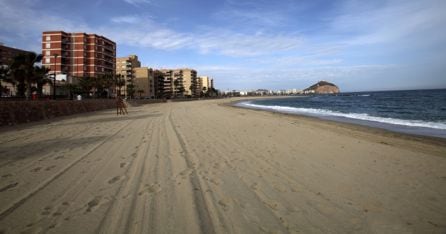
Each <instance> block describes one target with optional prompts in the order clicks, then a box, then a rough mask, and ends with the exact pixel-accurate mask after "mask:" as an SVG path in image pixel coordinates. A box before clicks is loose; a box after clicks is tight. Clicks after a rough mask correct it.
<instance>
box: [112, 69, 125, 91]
mask: <svg viewBox="0 0 446 234" xmlns="http://www.w3.org/2000/svg"><path fill="white" fill-rule="evenodd" d="M114 83H115V86H116V88H117V91H116V95H117V96H121V89H122V87H124V85H125V79H124V78H123V77H122V75H121V74H118V75H116V76H115V80H114Z"/></svg>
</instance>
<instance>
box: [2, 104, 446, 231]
mask: <svg viewBox="0 0 446 234" xmlns="http://www.w3.org/2000/svg"><path fill="white" fill-rule="evenodd" d="M229 101H231V100H207V101H193V102H181V103H176V102H171V103H162V104H151V105H144V106H138V107H132V108H129V115H127V116H116V113H115V111H114V110H107V111H100V112H96V113H90V114H85V115H76V116H73V117H66V118H62V119H58V120H54V121H51V122H41V123H35V124H30V125H23V126H19V127H17V128H16V129H13V128H3V129H0V155H1V156H0V233H1V232H3V233H20V232H29V233H327V232H330V233H331V232H335V233H347V232H350V233H351V232H354V233H358V232H359V233H364V232H367V233H444V232H446V199H445V198H446V146H445V144H444V141H443V140H441V139H433V138H419V137H411V136H406V135H403V134H393V133H388V132H385V131H381V130H374V129H369V128H365V127H360V126H358V127H355V126H352V125H348V124H339V123H333V122H330V121H321V120H316V119H313V118H308V117H296V116H288V115H283V114H277V113H268V112H263V111H257V110H249V109H241V108H235V107H231V106H229V105H227V104H228V102H229Z"/></svg>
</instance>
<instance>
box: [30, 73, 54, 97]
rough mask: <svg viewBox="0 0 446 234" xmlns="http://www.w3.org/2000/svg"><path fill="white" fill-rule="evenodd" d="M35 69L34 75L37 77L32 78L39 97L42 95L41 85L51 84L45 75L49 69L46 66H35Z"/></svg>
mask: <svg viewBox="0 0 446 234" xmlns="http://www.w3.org/2000/svg"><path fill="white" fill-rule="evenodd" d="M35 69H36V70H35V72H36V74H37V75H36V77H37V79H35V80H34V81H35V83H36V84H37V89H36V92H37V95H38V96H39V97H42V96H43V86H44V85H45V84H48V83H49V84H51V79H50V78H48V76H47V74H48V72H49V71H50V69H48V68H46V67H36V68H35Z"/></svg>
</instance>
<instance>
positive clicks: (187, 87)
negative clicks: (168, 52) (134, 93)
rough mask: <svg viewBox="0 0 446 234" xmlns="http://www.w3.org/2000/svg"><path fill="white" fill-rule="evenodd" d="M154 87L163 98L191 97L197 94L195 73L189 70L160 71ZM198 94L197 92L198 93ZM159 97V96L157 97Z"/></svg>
mask: <svg viewBox="0 0 446 234" xmlns="http://www.w3.org/2000/svg"><path fill="white" fill-rule="evenodd" d="M159 71H160V72H161V73H162V75H163V77H162V78H161V80H158V79H157V82H158V84H157V85H156V87H157V88H158V89H160V90H159V93H162V96H164V97H188V96H189V97H193V96H196V93H197V89H198V88H197V84H198V83H197V71H195V70H193V69H189V68H181V69H161V70H159ZM198 93H199V92H198ZM157 96H159V95H157Z"/></svg>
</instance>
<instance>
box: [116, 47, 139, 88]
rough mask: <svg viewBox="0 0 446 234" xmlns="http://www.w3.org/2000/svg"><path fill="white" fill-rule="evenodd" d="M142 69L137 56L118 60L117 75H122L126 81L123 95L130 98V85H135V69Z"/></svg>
mask: <svg viewBox="0 0 446 234" xmlns="http://www.w3.org/2000/svg"><path fill="white" fill-rule="evenodd" d="M140 67H141V62H140V61H139V60H138V56H136V55H129V56H126V57H119V58H116V75H121V77H122V78H123V79H124V80H125V85H124V86H123V87H122V88H121V94H122V95H124V96H126V97H127V96H128V91H127V86H128V85H130V84H132V85H135V84H134V78H135V76H134V69H135V68H140Z"/></svg>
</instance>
